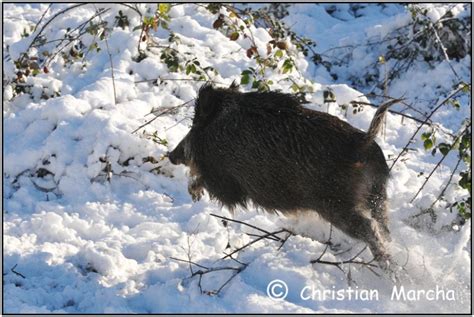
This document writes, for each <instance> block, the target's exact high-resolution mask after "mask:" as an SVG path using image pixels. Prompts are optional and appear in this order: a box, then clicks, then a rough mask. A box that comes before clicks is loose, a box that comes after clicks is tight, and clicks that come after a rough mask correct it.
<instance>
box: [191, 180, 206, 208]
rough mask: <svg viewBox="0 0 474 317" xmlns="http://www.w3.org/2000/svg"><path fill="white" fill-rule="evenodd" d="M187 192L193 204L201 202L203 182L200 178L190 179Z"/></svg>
mask: <svg viewBox="0 0 474 317" xmlns="http://www.w3.org/2000/svg"><path fill="white" fill-rule="evenodd" d="M188 192H189V194H190V195H191V198H192V200H193V202H196V201H199V200H201V197H202V195H204V182H203V180H202V178H201V177H199V176H198V177H193V178H191V180H190V181H189V184H188Z"/></svg>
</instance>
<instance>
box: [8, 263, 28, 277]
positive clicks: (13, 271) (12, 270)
mask: <svg viewBox="0 0 474 317" xmlns="http://www.w3.org/2000/svg"><path fill="white" fill-rule="evenodd" d="M17 265H18V263H17V264H15V265H14V266H13V267H12V268H11V269H10V271H11V272H12V273H14V274H16V275H18V276H20V277H22V278H26V277H25V276H24V275H23V274H21V273H19V272H17V271H15V268H16V267H17Z"/></svg>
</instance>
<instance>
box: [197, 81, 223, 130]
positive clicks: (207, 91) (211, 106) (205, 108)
mask: <svg viewBox="0 0 474 317" xmlns="http://www.w3.org/2000/svg"><path fill="white" fill-rule="evenodd" d="M221 99H222V96H221V93H219V91H218V90H217V89H215V88H214V87H213V86H212V84H205V85H204V86H202V87H201V89H199V95H198V99H197V101H196V110H195V119H197V120H199V121H201V120H202V121H205V120H206V119H208V118H210V117H211V116H212V115H213V114H214V113H215V112H216V111H218V110H219V109H220V107H221V101H222V100H221Z"/></svg>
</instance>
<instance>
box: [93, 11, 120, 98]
mask: <svg viewBox="0 0 474 317" xmlns="http://www.w3.org/2000/svg"><path fill="white" fill-rule="evenodd" d="M94 8H95V10H96V12H97V14H98V15H99V19H100V21H101V22H102V23H104V21H103V20H102V15H101V14H102V12H100V11H99V9H97V7H96V6H95V4H94ZM105 32H106V29H105V28H104V33H105ZM104 40H105V46H106V48H107V54H108V55H109V61H110V67H111V71H112V88H113V89H114V104H115V105H116V104H117V92H116V90H115V76H114V63H113V62H112V54H111V53H110V48H109V41H108V40H107V36H106V35H104Z"/></svg>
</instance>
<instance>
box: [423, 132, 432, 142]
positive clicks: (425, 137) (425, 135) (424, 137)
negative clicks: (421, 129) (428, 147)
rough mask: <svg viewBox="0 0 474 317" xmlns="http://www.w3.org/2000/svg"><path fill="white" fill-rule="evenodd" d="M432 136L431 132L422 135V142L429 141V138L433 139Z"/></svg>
mask: <svg viewBox="0 0 474 317" xmlns="http://www.w3.org/2000/svg"><path fill="white" fill-rule="evenodd" d="M431 134H432V133H431V132H425V133H423V134H422V135H421V140H422V141H425V140H427V139H429V138H430V137H431Z"/></svg>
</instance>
